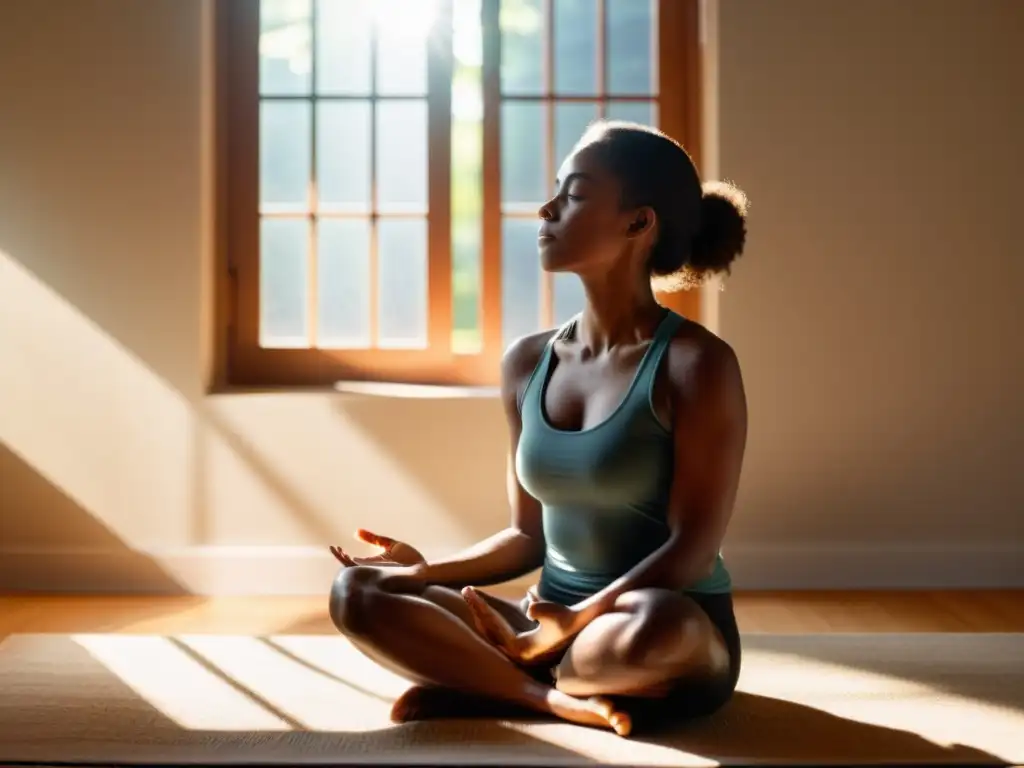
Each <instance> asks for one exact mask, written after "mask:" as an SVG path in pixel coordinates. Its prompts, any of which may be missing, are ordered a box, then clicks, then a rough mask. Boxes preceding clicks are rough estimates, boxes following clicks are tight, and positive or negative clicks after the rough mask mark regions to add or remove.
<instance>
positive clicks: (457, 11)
mask: <svg viewBox="0 0 1024 768" xmlns="http://www.w3.org/2000/svg"><path fill="white" fill-rule="evenodd" d="M452 14H453V40H452V47H453V50H454V55H455V62H454V67H455V70H454V73H453V77H452V313H453V322H454V328H453V329H452V351H453V352H455V353H456V354H466V353H472V352H477V351H479V350H480V347H481V344H482V341H483V339H482V337H481V333H480V290H481V286H480V255H481V250H482V247H483V244H482V235H483V232H482V226H483V222H482V212H483V211H482V209H483V123H482V120H483V73H482V69H481V66H482V63H483V50H482V45H483V35H482V30H481V28H480V0H455V2H454V3H453V6H452Z"/></svg>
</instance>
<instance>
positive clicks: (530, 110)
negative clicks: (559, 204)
mask: <svg viewBox="0 0 1024 768" xmlns="http://www.w3.org/2000/svg"><path fill="white" fill-rule="evenodd" d="M546 177H547V173H546V171H545V168H544V105H543V104H541V103H539V102H532V103H524V102H506V103H504V104H502V105H501V200H502V202H503V203H536V204H538V205H539V204H540V203H542V202H544V201H545V200H547V199H548V190H550V189H551V185H552V183H553V181H552V180H549V179H548V178H546Z"/></svg>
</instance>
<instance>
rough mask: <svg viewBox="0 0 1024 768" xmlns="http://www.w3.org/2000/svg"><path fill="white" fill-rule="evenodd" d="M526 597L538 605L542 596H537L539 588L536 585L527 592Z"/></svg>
mask: <svg viewBox="0 0 1024 768" xmlns="http://www.w3.org/2000/svg"><path fill="white" fill-rule="evenodd" d="M526 596H527V597H528V598H530V602H533V603H536V602H539V601H540V595H538V594H537V586H536V585H534V586H532V587H530V588H529V589H527V590H526Z"/></svg>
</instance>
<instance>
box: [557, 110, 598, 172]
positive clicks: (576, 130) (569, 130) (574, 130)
mask: <svg viewBox="0 0 1024 768" xmlns="http://www.w3.org/2000/svg"><path fill="white" fill-rule="evenodd" d="M596 119H597V104H578V103H569V104H556V105H555V167H556V168H557V167H558V166H559V165H561V164H562V161H563V160H565V158H566V157H567V156H568V154H569V153H570V152H572V148H573V147H574V146H576V142H577V141H579V140H580V137H581V136H583V132H584V131H585V130H586V129H587V126H588V125H589V124H590V123H591V122H593V121H594V120H596ZM552 183H554V182H552Z"/></svg>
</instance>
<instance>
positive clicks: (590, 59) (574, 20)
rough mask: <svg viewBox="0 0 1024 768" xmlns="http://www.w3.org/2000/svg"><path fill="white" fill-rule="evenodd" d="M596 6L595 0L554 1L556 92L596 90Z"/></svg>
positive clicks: (590, 91)
mask: <svg viewBox="0 0 1024 768" xmlns="http://www.w3.org/2000/svg"><path fill="white" fill-rule="evenodd" d="M597 9H598V4H597V2H596V1H595V0H558V2H556V3H555V4H554V8H553V10H554V16H555V19H554V26H555V28H554V37H555V41H554V48H555V51H554V58H555V92H556V93H559V94H566V95H576V96H579V95H592V94H596V93H597V65H598V61H597V31H598V25H597Z"/></svg>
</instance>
